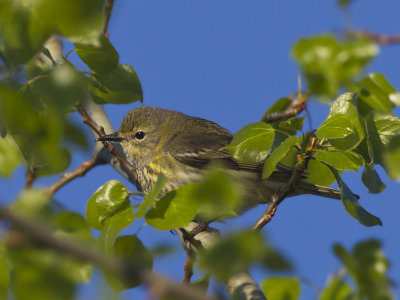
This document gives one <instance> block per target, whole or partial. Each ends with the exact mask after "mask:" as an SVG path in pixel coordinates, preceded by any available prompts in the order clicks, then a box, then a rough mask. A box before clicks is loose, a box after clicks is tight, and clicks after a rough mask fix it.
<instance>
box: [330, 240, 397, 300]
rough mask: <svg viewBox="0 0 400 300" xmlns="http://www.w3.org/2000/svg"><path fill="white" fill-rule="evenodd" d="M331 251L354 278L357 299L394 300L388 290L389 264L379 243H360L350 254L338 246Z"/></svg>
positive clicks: (389, 282) (375, 241)
mask: <svg viewBox="0 0 400 300" xmlns="http://www.w3.org/2000/svg"><path fill="white" fill-rule="evenodd" d="M333 250H334V252H335V254H336V256H337V257H338V258H339V259H340V260H341V261H342V263H343V264H344V266H345V268H346V269H347V272H348V273H349V275H350V276H351V277H353V278H354V280H355V282H356V285H357V287H358V294H359V299H394V297H393V294H392V292H391V290H390V285H391V280H390V279H389V278H388V277H387V272H388V269H389V262H388V261H387V259H386V257H385V255H384V254H383V252H382V249H381V243H380V242H379V241H377V240H366V241H363V242H360V243H358V244H357V245H356V246H355V247H354V248H353V251H352V252H351V253H349V252H348V251H347V250H346V249H345V248H344V247H343V246H341V245H338V244H336V245H335V246H334V247H333Z"/></svg>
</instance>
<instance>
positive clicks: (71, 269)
mask: <svg viewBox="0 0 400 300" xmlns="http://www.w3.org/2000/svg"><path fill="white" fill-rule="evenodd" d="M51 223H52V225H53V226H54V227H55V228H56V229H55V231H54V235H55V236H56V237H59V238H61V239H63V240H65V239H67V240H71V241H73V242H76V243H80V244H81V245H86V246H87V247H91V246H93V244H94V237H93V235H92V233H91V231H90V228H89V226H88V224H87V223H86V221H85V219H84V218H83V216H81V215H79V214H77V213H75V212H71V211H60V212H58V213H56V214H55V215H53V216H52V217H51ZM60 270H61V272H63V273H65V274H68V276H70V277H71V278H72V279H73V280H74V282H76V283H82V282H88V281H89V279H90V277H91V275H92V272H93V266H92V265H91V264H89V263H86V262H82V261H77V260H72V259H68V261H66V263H65V264H63V265H60Z"/></svg>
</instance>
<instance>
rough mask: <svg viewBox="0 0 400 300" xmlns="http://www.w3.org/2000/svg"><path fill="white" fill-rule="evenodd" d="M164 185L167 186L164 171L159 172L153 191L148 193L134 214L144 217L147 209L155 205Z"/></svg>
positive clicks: (136, 216) (137, 216)
mask: <svg viewBox="0 0 400 300" xmlns="http://www.w3.org/2000/svg"><path fill="white" fill-rule="evenodd" d="M164 186H165V176H164V174H163V173H159V174H158V178H157V181H156V183H155V184H154V185H153V187H152V188H151V191H150V192H149V193H148V195H147V196H146V198H145V199H144V200H143V201H142V203H141V204H140V205H139V207H138V209H137V211H136V212H135V214H134V216H135V218H143V217H144V215H145V213H146V211H147V209H148V208H149V207H150V206H152V207H154V205H155V203H156V200H157V198H158V196H159V194H160V192H161V190H162V188H163V187H164Z"/></svg>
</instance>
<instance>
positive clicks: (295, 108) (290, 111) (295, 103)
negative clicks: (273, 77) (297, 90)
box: [262, 93, 308, 123]
mask: <svg viewBox="0 0 400 300" xmlns="http://www.w3.org/2000/svg"><path fill="white" fill-rule="evenodd" d="M307 97H308V94H307V93H305V94H300V95H299V96H298V97H297V99H295V100H292V102H291V103H290V104H289V106H288V107H287V108H286V109H285V110H284V111H281V112H277V113H272V114H266V115H265V116H264V118H263V120H262V121H263V122H265V123H272V122H275V121H279V120H282V119H285V118H291V117H294V116H297V115H298V114H299V113H301V112H302V111H303V110H304V109H305V108H306V102H305V100H306V99H307Z"/></svg>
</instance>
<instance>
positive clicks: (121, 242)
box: [105, 235, 153, 291]
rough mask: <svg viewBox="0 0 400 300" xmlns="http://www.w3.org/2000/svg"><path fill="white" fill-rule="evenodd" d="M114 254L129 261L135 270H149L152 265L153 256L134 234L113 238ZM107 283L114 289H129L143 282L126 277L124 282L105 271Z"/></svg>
mask: <svg viewBox="0 0 400 300" xmlns="http://www.w3.org/2000/svg"><path fill="white" fill-rule="evenodd" d="M113 252H114V254H115V255H117V256H119V257H120V258H121V259H123V260H124V261H126V262H128V263H130V264H131V265H132V266H134V267H135V268H136V269H137V270H140V271H149V270H151V269H152V267H153V257H152V255H151V252H150V251H149V250H148V249H147V248H146V247H145V246H144V245H143V243H142V242H141V240H140V239H139V238H138V237H137V236H135V235H124V236H120V237H118V238H117V239H116V240H115V245H114V251H113ZM105 275H106V279H107V281H108V283H109V284H110V285H111V286H112V287H113V288H114V290H115V291H121V290H124V289H130V288H133V287H136V286H138V285H140V284H142V283H143V281H142V280H137V279H136V280H133V279H132V278H126V280H125V282H121V281H120V280H119V279H117V278H115V277H113V276H112V275H111V274H109V273H107V272H106V273H105Z"/></svg>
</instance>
